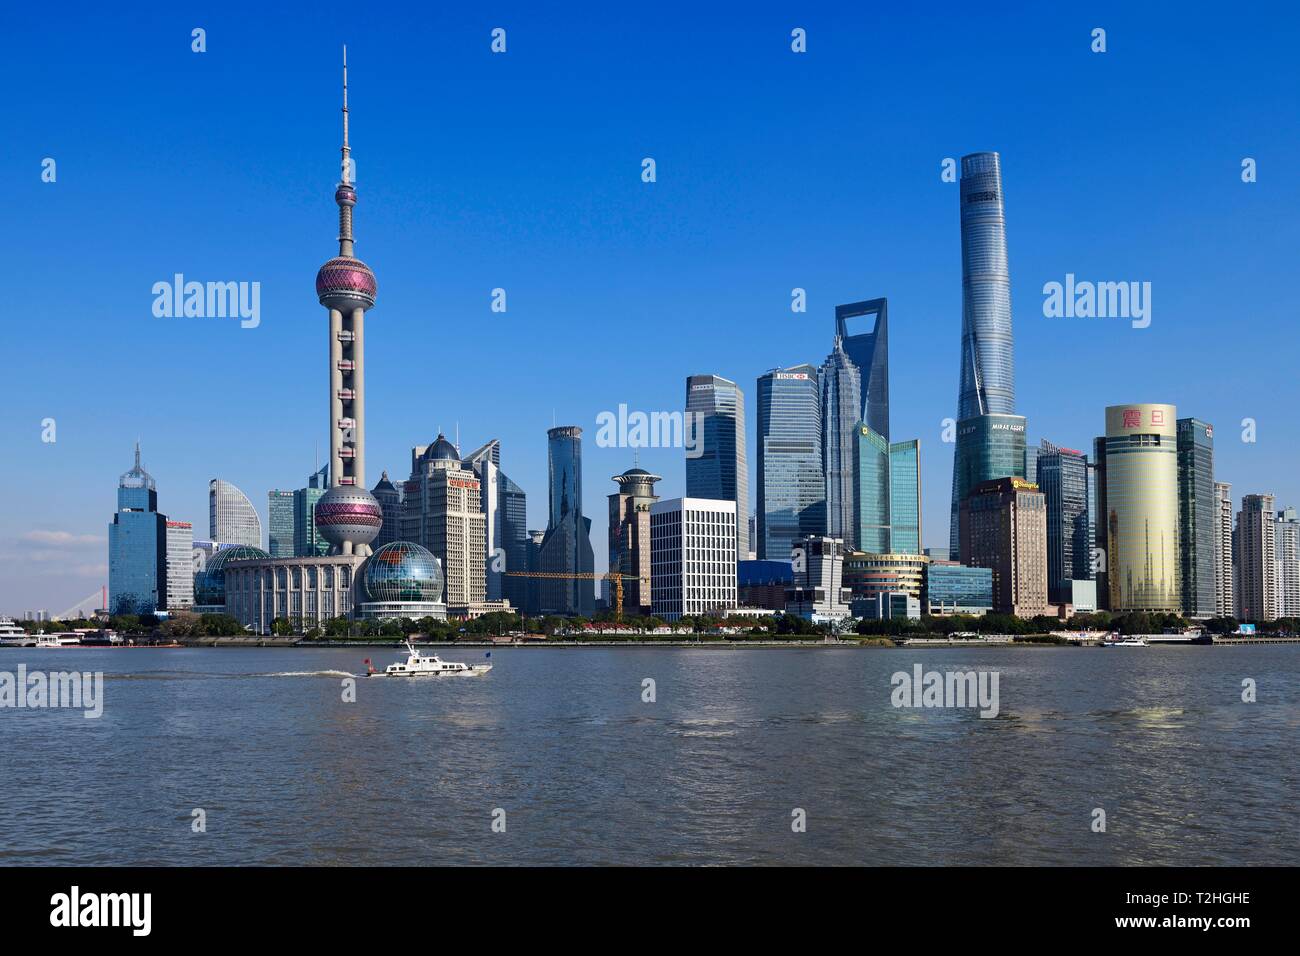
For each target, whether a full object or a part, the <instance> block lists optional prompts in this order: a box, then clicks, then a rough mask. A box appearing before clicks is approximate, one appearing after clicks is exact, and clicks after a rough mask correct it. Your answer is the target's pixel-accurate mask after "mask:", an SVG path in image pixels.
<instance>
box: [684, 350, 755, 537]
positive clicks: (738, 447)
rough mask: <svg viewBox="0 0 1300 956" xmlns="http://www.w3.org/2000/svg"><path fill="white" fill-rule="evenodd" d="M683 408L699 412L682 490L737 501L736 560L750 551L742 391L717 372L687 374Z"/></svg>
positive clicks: (711, 497)
mask: <svg viewBox="0 0 1300 956" xmlns="http://www.w3.org/2000/svg"><path fill="white" fill-rule="evenodd" d="M686 413H687V414H688V415H692V414H693V415H702V416H703V432H702V436H703V437H702V444H701V448H700V454H699V455H698V456H697V457H695V458H691V457H689V456H688V457H687V459H686V494H687V496H688V497H691V498H710V499H716V500H723V501H734V502H735V503H736V514H738V515H740V516H741V520H740V521H739V523H738V524H737V525H736V548H737V549H738V551H739V555H738V557H739V560H741V561H743V560H745V559H746V558H747V557H748V556H749V552H750V551H751V550H752V549H753V547H754V542H752V541H751V540H750V539H749V522H748V520H746V519H747V517H748V515H749V459H748V456H747V455H746V454H745V394H744V392H742V391H741V390H740V386H738V385H737V384H736V383H735V382H732V381H730V380H728V379H725V378H722V377H721V376H720V375H692V376H690V377H689V378H687V379H686Z"/></svg>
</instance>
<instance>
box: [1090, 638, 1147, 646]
mask: <svg viewBox="0 0 1300 956" xmlns="http://www.w3.org/2000/svg"><path fill="white" fill-rule="evenodd" d="M1101 646H1102V647H1150V646H1151V645H1150V644H1148V643H1147V642H1146V641H1144V640H1142V638H1140V637H1130V638H1128V639H1126V640H1123V641H1102V642H1101Z"/></svg>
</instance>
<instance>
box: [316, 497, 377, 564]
mask: <svg viewBox="0 0 1300 956" xmlns="http://www.w3.org/2000/svg"><path fill="white" fill-rule="evenodd" d="M383 523H384V509H383V507H382V506H381V505H380V504H379V502H378V501H377V500H376V499H375V496H374V495H372V494H371V493H370V492H368V491H366V489H364V488H351V487H347V486H344V485H339V486H337V487H334V488H331V489H330V490H329V491H327V492H325V494H323V495H321V496H320V500H319V501H317V502H316V530H317V531H319V532H320V533H321V537H323V538H324V539H325V540H326V541H328V542H329V543H330V545H331V546H332V547H333V548H334V549H335V550H338V549H339V548H340V547H341V546H342V545H343V544H345V543H349V542H350V543H351V544H352V545H353V546H354V548H355V546H356V545H359V544H370V542H372V541H374V540H375V538H377V537H379V530H380V528H381V527H382V526H383Z"/></svg>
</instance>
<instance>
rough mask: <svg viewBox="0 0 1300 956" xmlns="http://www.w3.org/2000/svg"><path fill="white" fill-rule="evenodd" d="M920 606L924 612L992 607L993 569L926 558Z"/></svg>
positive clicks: (980, 610) (982, 610)
mask: <svg viewBox="0 0 1300 956" xmlns="http://www.w3.org/2000/svg"><path fill="white" fill-rule="evenodd" d="M921 606H922V607H923V608H924V610H925V613H926V614H977V615H978V614H987V613H988V612H989V611H991V610H993V569H992V568H972V567H967V566H966V565H964V564H958V563H957V562H956V561H934V560H932V561H930V563H929V564H928V565H927V566H926V569H925V587H924V590H923V592H922V599H921Z"/></svg>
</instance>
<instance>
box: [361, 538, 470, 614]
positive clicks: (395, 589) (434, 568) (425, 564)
mask: <svg viewBox="0 0 1300 956" xmlns="http://www.w3.org/2000/svg"><path fill="white" fill-rule="evenodd" d="M353 607H354V609H355V614H356V616H357V617H359V618H365V619H368V620H376V619H390V618H411V619H418V618H422V617H434V618H437V619H438V620H446V618H447V605H446V604H444V603H443V600H442V565H441V564H439V563H438V559H437V558H435V557H434V556H433V554H432V552H430V551H429V550H428V549H426V548H422V547H421V546H420V545H418V544H413V543H412V542H410V541H393V542H391V543H389V544H386V545H384V546H383V547H382V548H380V549H379V550H378V551H376V552H375V553H374V554H372V555H370V557H368V558H366V560H365V561H364V562H363V563H362V565H361V567H359V568H358V569H357V574H356V594H355V597H354V601H353Z"/></svg>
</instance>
